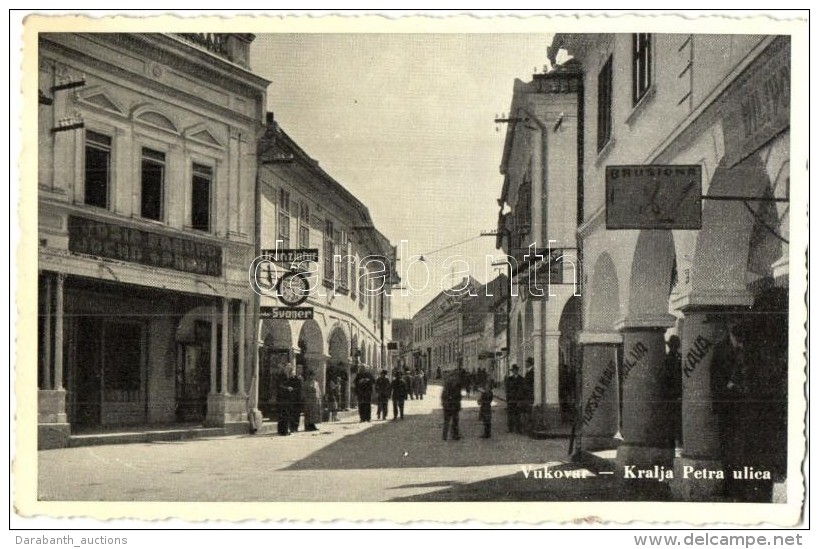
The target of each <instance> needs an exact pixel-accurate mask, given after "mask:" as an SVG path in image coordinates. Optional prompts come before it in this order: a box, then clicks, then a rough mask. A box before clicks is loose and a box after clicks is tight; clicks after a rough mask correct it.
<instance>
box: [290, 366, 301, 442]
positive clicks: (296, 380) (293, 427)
mask: <svg viewBox="0 0 819 549" xmlns="http://www.w3.org/2000/svg"><path fill="white" fill-rule="evenodd" d="M289 383H290V386H291V387H292V388H293V392H292V397H291V400H290V414H289V415H290V432H291V433H297V432H298V431H299V423H300V422H301V411H302V408H304V403H303V401H302V398H303V394H302V386H303V385H304V380H303V379H302V377H301V376H300V375H299V374H298V373H297V372H296V370H295V369H294V370H293V375H292V376H291V377H290V379H289Z"/></svg>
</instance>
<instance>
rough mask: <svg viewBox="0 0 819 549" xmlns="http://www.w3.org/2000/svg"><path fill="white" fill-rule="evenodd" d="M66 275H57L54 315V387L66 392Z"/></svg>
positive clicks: (56, 389)
mask: <svg viewBox="0 0 819 549" xmlns="http://www.w3.org/2000/svg"><path fill="white" fill-rule="evenodd" d="M64 288H65V273H59V274H57V292H56V309H57V310H56V312H55V315H54V386H53V389H54V390H55V391H64V390H65V389H64V388H63V337H64V334H65V329H64V327H63V319H64V316H65V315H64V310H65V298H64V292H65V289H64Z"/></svg>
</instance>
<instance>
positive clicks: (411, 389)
mask: <svg viewBox="0 0 819 549" xmlns="http://www.w3.org/2000/svg"><path fill="white" fill-rule="evenodd" d="M402 378H403V379H404V383H405V384H406V385H407V396H408V397H409V399H410V400H415V384H414V383H413V382H412V378H413V376H412V373H411V372H410V371H409V370H404V375H403V376H402Z"/></svg>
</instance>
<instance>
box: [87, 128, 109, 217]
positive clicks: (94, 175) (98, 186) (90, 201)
mask: <svg viewBox="0 0 819 549" xmlns="http://www.w3.org/2000/svg"><path fill="white" fill-rule="evenodd" d="M110 185H111V138H110V137H108V136H107V135H103V134H101V133H97V132H92V131H90V130H88V131H86V132H85V203H86V204H87V205H89V206H96V207H98V208H107V207H108V189H109V187H110Z"/></svg>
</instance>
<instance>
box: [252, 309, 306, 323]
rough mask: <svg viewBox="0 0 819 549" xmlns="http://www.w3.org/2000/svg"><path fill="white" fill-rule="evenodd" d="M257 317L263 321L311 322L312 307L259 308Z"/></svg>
mask: <svg viewBox="0 0 819 549" xmlns="http://www.w3.org/2000/svg"><path fill="white" fill-rule="evenodd" d="M259 317H260V318H261V319H263V320H311V319H312V318H313V308H312V307H265V306H262V307H260V308H259Z"/></svg>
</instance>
